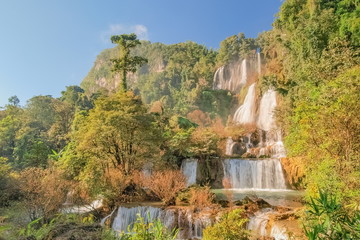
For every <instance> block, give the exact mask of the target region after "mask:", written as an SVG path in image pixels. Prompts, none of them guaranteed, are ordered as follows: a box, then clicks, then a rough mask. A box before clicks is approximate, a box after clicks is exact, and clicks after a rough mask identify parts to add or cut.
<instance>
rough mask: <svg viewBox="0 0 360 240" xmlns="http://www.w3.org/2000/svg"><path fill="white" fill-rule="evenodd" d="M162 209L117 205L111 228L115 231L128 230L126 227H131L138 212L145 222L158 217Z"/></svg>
mask: <svg viewBox="0 0 360 240" xmlns="http://www.w3.org/2000/svg"><path fill="white" fill-rule="evenodd" d="M161 212H162V210H161V209H160V208H155V207H150V206H144V207H133V208H126V207H119V208H118V211H117V215H116V217H115V218H114V221H113V223H112V226H111V227H112V229H113V230H114V231H115V232H118V233H121V232H128V227H129V226H130V228H132V226H133V225H134V223H135V222H136V219H137V214H139V215H140V216H141V217H142V218H143V219H144V221H145V222H147V223H148V222H150V221H153V220H155V219H158V218H159V217H160V213H161Z"/></svg>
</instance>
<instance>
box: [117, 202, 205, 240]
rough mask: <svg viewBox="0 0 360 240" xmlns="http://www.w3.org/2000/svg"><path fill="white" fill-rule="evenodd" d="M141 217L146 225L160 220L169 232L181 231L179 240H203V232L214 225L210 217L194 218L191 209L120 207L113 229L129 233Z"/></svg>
mask: <svg viewBox="0 0 360 240" xmlns="http://www.w3.org/2000/svg"><path fill="white" fill-rule="evenodd" d="M138 215H140V216H141V217H142V218H143V219H144V221H145V222H146V223H148V222H150V221H153V220H155V219H159V220H160V221H161V222H162V223H163V224H164V225H165V226H166V227H167V228H168V229H169V230H172V229H174V228H178V229H179V234H178V236H177V239H201V238H202V231H203V229H204V228H205V227H206V226H209V225H211V224H212V221H211V219H210V215H203V216H201V217H194V216H193V212H192V211H191V210H189V209H186V210H185V209H165V210H164V209H161V208H156V207H151V206H138V207H132V208H126V207H119V209H118V211H117V215H116V217H115V218H114V220H113V223H112V229H113V230H114V231H115V232H117V233H121V232H125V233H126V232H128V230H129V226H130V228H131V227H132V226H133V224H134V223H135V222H136V219H137V217H138Z"/></svg>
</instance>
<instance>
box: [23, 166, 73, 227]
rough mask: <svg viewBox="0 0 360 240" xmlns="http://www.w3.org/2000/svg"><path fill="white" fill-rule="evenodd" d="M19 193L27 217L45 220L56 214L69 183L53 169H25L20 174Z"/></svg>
mask: <svg viewBox="0 0 360 240" xmlns="http://www.w3.org/2000/svg"><path fill="white" fill-rule="evenodd" d="M20 182H21V186H20V188H21V191H22V193H23V195H24V202H25V205H26V207H27V210H28V213H29V217H30V219H31V220H35V219H37V218H39V217H44V218H45V219H47V218H49V217H51V216H52V215H53V214H56V213H57V212H58V210H59V209H60V208H61V206H62V204H63V203H64V202H65V199H66V194H67V192H68V188H69V186H70V183H69V182H68V181H66V180H64V179H63V178H62V173H61V172H60V171H58V170H53V169H45V170H44V169H41V168H27V169H25V170H24V171H22V172H21V174H20Z"/></svg>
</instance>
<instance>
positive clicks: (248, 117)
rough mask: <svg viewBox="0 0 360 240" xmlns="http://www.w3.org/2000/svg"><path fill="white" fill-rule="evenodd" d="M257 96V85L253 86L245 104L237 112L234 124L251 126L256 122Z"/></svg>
mask: <svg viewBox="0 0 360 240" xmlns="http://www.w3.org/2000/svg"><path fill="white" fill-rule="evenodd" d="M255 100H256V95H255V83H253V84H251V86H250V87H249V90H248V92H247V94H246V97H245V100H244V103H243V104H242V105H241V106H240V107H239V108H238V109H237V110H236V112H235V115H234V119H233V120H234V122H235V123H238V124H251V123H254V122H255V117H256V115H255V114H256V102H255Z"/></svg>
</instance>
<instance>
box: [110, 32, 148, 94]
mask: <svg viewBox="0 0 360 240" xmlns="http://www.w3.org/2000/svg"><path fill="white" fill-rule="evenodd" d="M111 42H112V43H115V44H118V46H119V50H120V52H119V58H115V59H111V61H112V62H113V64H114V65H113V69H112V70H113V71H115V72H119V73H120V74H121V87H122V90H123V91H126V90H127V84H126V74H127V73H128V72H133V73H134V72H136V67H137V66H140V65H143V64H144V63H147V59H146V58H143V57H139V56H131V55H130V50H131V49H132V48H134V47H136V46H137V45H140V44H141V42H140V40H139V39H137V36H136V34H135V33H131V34H122V35H114V36H111Z"/></svg>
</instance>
